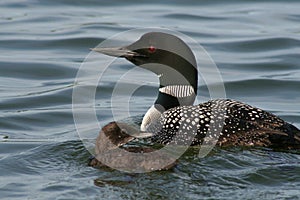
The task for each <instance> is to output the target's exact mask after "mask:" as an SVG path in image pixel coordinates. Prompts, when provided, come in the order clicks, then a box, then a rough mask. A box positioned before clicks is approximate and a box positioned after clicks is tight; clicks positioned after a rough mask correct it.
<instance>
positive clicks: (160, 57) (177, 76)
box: [92, 32, 198, 92]
mask: <svg viewBox="0 0 300 200" xmlns="http://www.w3.org/2000/svg"><path fill="white" fill-rule="evenodd" d="M92 50H93V51H96V52H99V53H103V54H106V55H110V56H115V57H124V58H126V59H127V60H129V61H130V62H132V63H133V64H135V65H137V66H140V67H142V68H145V69H148V70H150V71H152V72H154V73H155V74H157V75H158V76H159V77H160V83H161V84H162V85H161V86H167V85H187V84H190V85H191V86H193V87H194V89H195V92H196V91H197V90H196V88H197V82H198V76H197V64H196V60H195V57H194V54H193V53H192V51H191V49H190V48H189V47H188V46H187V45H186V44H185V43H184V42H183V41H182V40H181V39H180V38H178V37H176V36H174V35H171V34H168V33H163V32H150V33H146V34H144V35H143V36H142V37H141V38H140V39H139V40H138V41H136V42H134V43H132V44H130V45H128V46H125V47H117V48H94V49H92Z"/></svg>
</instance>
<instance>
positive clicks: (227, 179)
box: [0, 0, 300, 199]
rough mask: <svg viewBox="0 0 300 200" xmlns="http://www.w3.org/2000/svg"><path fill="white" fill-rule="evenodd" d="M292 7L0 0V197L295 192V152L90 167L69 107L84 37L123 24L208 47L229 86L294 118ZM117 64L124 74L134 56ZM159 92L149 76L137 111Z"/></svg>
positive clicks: (235, 151) (87, 41)
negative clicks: (131, 167)
mask: <svg viewBox="0 0 300 200" xmlns="http://www.w3.org/2000/svg"><path fill="white" fill-rule="evenodd" d="M299 10H300V2H298V1H292V0H287V1H275V0H274V1H237V0H232V1H226V3H225V1H208V0H206V1H192V0H189V1H167V2H165V3H160V2H159V1H151V2H149V1H140V2H139V3H136V2H135V1H95V0H88V1H79V0H75V1H68V0H51V1H50V0H44V1H37V0H23V1H19V0H10V1H8V0H7V1H2V2H0V24H1V29H0V91H1V92H0V111H1V112H0V117H1V120H0V128H1V129H0V136H1V141H0V149H1V150H0V152H1V154H0V196H1V199H24V198H29V199H54V198H55V199H84V198H92V199H242V198H243V199H258V198H259V199H275V198H276V199H297V198H300V190H299V188H300V152H299V151H275V150H271V149H264V148H250V149H245V148H229V149H217V148H216V149H214V150H213V152H211V153H210V154H209V155H208V156H207V157H205V158H202V159H199V158H198V157H197V156H196V154H195V152H194V151H197V149H191V150H189V152H187V153H186V154H185V155H184V156H182V157H181V158H180V160H179V164H178V165H177V166H176V167H175V168H174V169H173V170H170V171H164V172H153V173H145V174H126V173H123V172H119V171H115V170H109V169H101V170H97V169H93V168H90V167H88V166H87V160H88V157H89V156H90V154H89V152H88V151H87V150H86V149H85V147H84V146H83V144H82V142H81V141H80V139H79V137H78V135H77V132H76V128H75V125H74V121H73V115H72V89H73V87H74V79H75V77H76V73H77V70H78V69H79V67H80V65H81V63H82V62H83V61H84V59H85V57H86V56H87V55H88V53H89V51H90V50H89V48H91V47H95V46H96V45H97V44H98V43H100V42H101V41H103V40H104V39H106V38H108V37H110V36H112V35H114V34H117V33H119V32H121V31H126V30H129V29H132V28H143V27H163V28H169V29H173V30H176V31H179V32H182V33H184V34H186V35H188V36H190V37H192V38H193V39H195V40H196V41H197V42H199V43H200V44H202V45H203V46H204V47H205V49H206V50H207V51H208V53H209V54H210V55H211V57H212V58H213V60H214V61H215V62H216V64H217V65H218V67H219V70H220V71H221V75H222V78H223V80H224V84H225V87H226V94H227V97H229V98H232V99H236V100H240V101H243V102H247V103H249V104H251V105H254V106H257V107H261V108H263V109H265V110H268V111H271V112H273V113H275V114H277V115H278V116H280V117H282V118H283V119H285V120H287V121H289V122H291V123H293V124H294V125H296V126H298V127H300V110H299V108H300V93H299V91H300V67H299V63H300V62H299V61H300V60H299V57H300V26H299V20H300V14H299ZM120 66H121V67H120V68H119V69H118V70H119V71H121V72H122V73H125V72H126V71H127V70H128V69H130V68H131V67H132V66H131V64H130V63H127V62H126V61H124V62H123V61H120ZM145 76H146V75H145ZM149 76H150V75H149ZM108 78H111V80H109V81H108V82H107V85H106V86H105V88H104V89H105V90H101V92H102V93H101V94H103V95H102V96H101V95H100V96H101V97H99V98H97V100H96V105H95V107H96V108H99V110H101V108H102V106H103V105H104V107H105V108H104V110H105V109H107V110H109V101H110V100H109V98H108V97H109V95H110V92H111V91H112V90H113V86H114V81H116V80H115V79H114V78H115V77H113V76H112V77H108ZM205 88H206V87H205V86H204V85H201V86H200V87H199V95H200V97H201V100H203V101H205V100H207V99H208V98H209V94H208V93H207V91H206V89H205ZM201 91H202V92H201ZM155 92H156V88H155V84H150V85H149V86H148V90H146V91H142V93H141V92H140V93H139V96H137V97H136V100H135V102H134V103H136V104H135V105H136V106H133V107H132V110H131V112H132V113H131V114H132V115H137V116H138V115H142V114H143V113H144V112H145V111H146V110H147V109H148V107H149V106H150V105H151V104H152V103H153V100H154V98H155V95H154V94H155ZM97 114H98V119H99V120H100V121H101V122H103V123H106V122H109V121H111V120H112V119H111V118H110V115H108V114H107V113H106V112H100V111H99V112H98V113H97ZM88 125H89V124H87V126H88ZM97 131H98V130H95V132H94V133H91V134H94V135H95V137H96V135H97ZM7 137H8V139H5V138H7Z"/></svg>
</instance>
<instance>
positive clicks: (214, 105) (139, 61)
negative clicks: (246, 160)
mask: <svg viewBox="0 0 300 200" xmlns="http://www.w3.org/2000/svg"><path fill="white" fill-rule="evenodd" d="M92 50H93V51H96V52H99V53H102V54H106V55H109V56H115V57H123V58H126V59H127V60H128V61H130V62H132V63H133V64H135V65H137V66H140V67H142V68H144V69H147V70H150V71H152V72H154V73H155V74H156V75H157V76H158V77H159V82H160V85H159V94H158V97H157V99H156V101H155V104H154V105H153V106H152V107H151V108H150V109H149V110H148V111H147V113H146V114H145V116H144V118H143V121H142V124H141V131H147V132H151V133H153V136H152V141H154V142H157V143H161V144H168V143H173V144H174V143H175V144H187V145H199V144H203V143H204V142H206V143H210V142H214V141H215V143H216V144H217V145H219V146H231V145H234V146H235V145H241V146H264V147H287V148H294V147H296V148H298V147H300V130H299V129H298V128H296V127H295V126H293V125H292V124H289V123H287V122H285V121H284V120H282V119H280V118H279V117H277V116H275V115H273V114H271V113H269V112H266V111H263V110H261V109H259V108H255V107H252V106H250V105H247V104H245V103H242V102H239V101H235V100H230V99H216V100H210V101H208V102H205V103H201V104H198V105H193V103H194V100H195V97H196V95H197V87H198V85H197V82H198V71H197V63H196V59H195V57H194V54H193V53H192V51H191V49H190V48H189V47H188V46H187V45H186V44H185V43H184V42H183V41H182V40H181V39H180V38H178V37H177V36H174V35H171V34H168V33H163V32H149V33H146V34H144V35H143V36H142V37H141V38H140V39H139V40H137V41H136V42H134V43H132V44H130V45H128V46H125V47H118V48H94V49H92ZM207 135H209V137H205V136H207ZM204 138H205V140H204ZM174 139H175V140H174Z"/></svg>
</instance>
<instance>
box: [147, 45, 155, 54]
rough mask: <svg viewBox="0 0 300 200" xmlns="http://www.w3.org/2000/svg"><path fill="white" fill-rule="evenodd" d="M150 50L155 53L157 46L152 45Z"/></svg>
mask: <svg viewBox="0 0 300 200" xmlns="http://www.w3.org/2000/svg"><path fill="white" fill-rule="evenodd" d="M148 51H149V53H154V52H155V51H156V48H155V46H152V45H151V46H150V47H149V48H148Z"/></svg>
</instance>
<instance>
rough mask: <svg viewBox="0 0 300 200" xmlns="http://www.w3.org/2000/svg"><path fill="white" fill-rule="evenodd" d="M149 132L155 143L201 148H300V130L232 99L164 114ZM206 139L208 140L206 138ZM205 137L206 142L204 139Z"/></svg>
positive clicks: (187, 107) (177, 108) (180, 108)
mask: <svg viewBox="0 0 300 200" xmlns="http://www.w3.org/2000/svg"><path fill="white" fill-rule="evenodd" d="M149 131H151V132H153V133H154V134H155V135H154V136H153V138H152V139H153V141H154V142H158V143H163V144H167V143H170V142H171V141H172V140H174V138H175V135H177V136H176V139H175V142H174V141H173V143H176V144H192V145H199V144H202V143H203V142H204V140H205V141H206V142H209V141H210V140H211V141H215V140H217V145H220V146H228V145H243V146H253V145H255V146H294V145H299V146H300V139H299V136H300V130H299V129H297V128H296V127H295V126H293V125H291V124H289V123H286V122H285V121H284V120H282V119H280V118H279V117H277V116H275V115H273V114H271V113H269V112H266V111H263V110H261V109H259V108H255V107H252V106H250V105H247V104H244V103H241V102H239V101H234V100H230V99H217V100H211V101H208V102H205V103H202V104H199V105H196V106H178V107H175V108H172V109H169V110H167V111H165V112H164V113H163V115H162V117H161V119H160V120H158V121H157V123H154V124H153V125H152V126H151V127H150V128H149ZM206 136H207V137H206ZM204 138H205V139H204Z"/></svg>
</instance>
